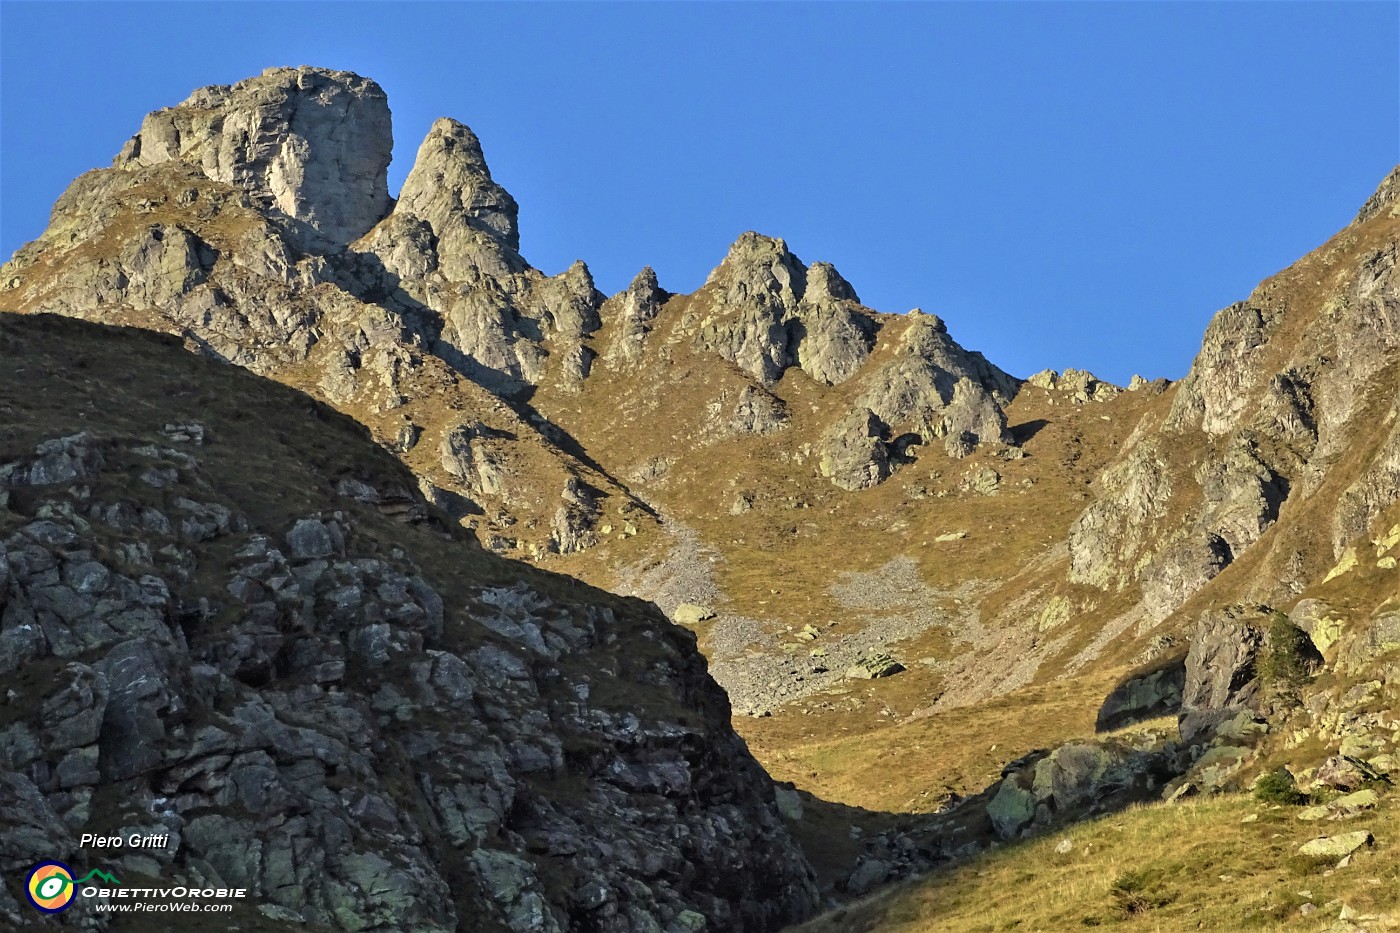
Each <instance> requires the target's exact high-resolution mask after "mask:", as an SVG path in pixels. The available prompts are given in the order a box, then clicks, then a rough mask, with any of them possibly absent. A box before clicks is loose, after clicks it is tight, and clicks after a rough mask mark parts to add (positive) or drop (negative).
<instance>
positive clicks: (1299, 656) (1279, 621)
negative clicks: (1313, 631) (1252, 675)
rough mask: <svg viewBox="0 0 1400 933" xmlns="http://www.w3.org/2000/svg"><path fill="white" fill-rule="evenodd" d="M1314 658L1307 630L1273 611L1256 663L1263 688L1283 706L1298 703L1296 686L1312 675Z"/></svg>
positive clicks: (1315, 652) (1315, 661) (1315, 654)
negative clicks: (1281, 702) (1262, 647)
mask: <svg viewBox="0 0 1400 933" xmlns="http://www.w3.org/2000/svg"><path fill="white" fill-rule="evenodd" d="M1317 660H1318V657H1317V649H1316V648H1314V647H1313V643H1312V639H1310V638H1308V633H1307V632H1304V631H1303V630H1302V629H1300V628H1299V627H1298V626H1296V625H1294V624H1293V622H1292V620H1291V619H1289V618H1288V616H1286V615H1284V614H1283V613H1281V612H1275V613H1274V614H1273V618H1272V619H1271V620H1270V622H1269V629H1268V632H1267V633H1266V634H1265V638H1264V649H1263V651H1262V652H1260V656H1259V662H1258V674H1259V684H1260V686H1261V687H1263V688H1264V691H1265V692H1266V693H1267V694H1268V695H1269V696H1270V697H1272V698H1274V699H1276V700H1281V701H1283V705H1285V706H1290V705H1291V706H1296V705H1298V703H1299V702H1300V700H1299V696H1298V689H1299V688H1300V687H1302V686H1303V684H1305V683H1307V682H1308V678H1309V677H1311V676H1312V672H1313V669H1314V667H1315V666H1316V663H1317Z"/></svg>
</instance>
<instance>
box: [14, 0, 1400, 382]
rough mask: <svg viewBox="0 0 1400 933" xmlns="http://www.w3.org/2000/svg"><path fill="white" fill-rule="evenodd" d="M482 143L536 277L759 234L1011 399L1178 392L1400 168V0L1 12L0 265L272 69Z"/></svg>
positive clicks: (668, 283) (636, 263)
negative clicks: (134, 144) (223, 97)
mask: <svg viewBox="0 0 1400 933" xmlns="http://www.w3.org/2000/svg"><path fill="white" fill-rule="evenodd" d="M295 64H314V65H323V66H328V67H334V68H344V69H350V70H353V71H357V72H360V73H361V74H365V75H368V76H370V77H372V78H374V79H376V80H377V81H379V83H380V84H382V85H383V86H384V88H385V89H386V90H387V91H388V94H389V101H390V106H391V107H392V109H393V112H394V132H395V137H396V144H395V150H394V152H395V157H394V163H393V165H392V166H391V168H390V188H391V190H397V188H398V185H399V184H400V183H401V182H402V180H403V177H404V175H405V174H406V173H407V171H408V168H409V164H410V162H411V160H412V158H413V153H414V151H415V150H416V148H417V145H418V142H419V141H420V139H421V138H422V135H423V134H424V133H425V132H426V130H427V127H428V125H429V123H430V122H431V120H432V119H433V118H434V117H437V116H442V115H447V116H453V117H456V118H457V119H460V120H462V121H463V122H465V123H467V124H469V125H471V126H472V127H473V128H474V129H475V130H476V131H477V133H478V135H480V137H481V139H482V141H483V144H484V145H485V148H486V154H487V158H488V160H489V161H490V163H491V167H492V170H493V172H494V173H495V175H496V178H497V179H498V180H499V181H500V182H501V183H502V184H504V185H505V186H506V187H507V188H508V189H509V190H510V191H511V192H512V193H513V194H514V195H515V196H516V198H517V199H518V200H519V202H520V204H521V227H522V239H523V246H522V251H523V252H524V253H525V256H526V258H527V259H529V260H530V261H531V262H532V263H533V264H534V265H536V266H537V267H539V268H541V269H543V270H545V271H546V272H557V271H559V270H561V269H563V268H564V267H565V266H567V265H568V263H569V262H570V261H572V260H573V259H575V258H582V259H584V260H586V261H587V262H588V264H589V266H590V267H591V268H592V270H593V274H594V276H595V278H596V279H597V281H598V285H599V287H600V288H602V289H603V290H604V291H606V292H613V291H616V290H617V289H620V288H622V287H623V286H625V285H626V283H627V282H628V281H629V280H630V279H631V277H632V276H633V275H634V274H635V273H636V272H637V270H638V269H640V268H641V267H642V266H643V265H646V264H650V265H652V266H654V267H655V268H656V270H657V272H658V274H659V275H660V277H661V282H662V285H663V286H664V287H666V288H669V289H671V290H673V291H688V290H691V289H694V288H696V287H698V286H699V285H700V284H701V282H702V281H703V280H704V277H705V274H706V273H707V272H708V270H709V269H710V268H711V267H712V266H714V265H715V264H716V263H718V261H719V260H720V259H721V258H722V257H723V255H724V251H725V249H726V247H727V246H728V244H729V243H730V242H731V241H733V240H734V238H735V237H736V236H737V235H738V234H739V233H741V232H742V231H744V230H748V229H756V230H759V231H761V232H763V233H768V234H772V235H776V236H782V237H784V238H786V239H787V241H788V243H789V245H790V247H791V248H792V249H793V250H794V252H796V253H797V254H798V255H799V256H801V257H802V258H803V259H804V260H806V261H807V262H812V261H814V260H818V259H821V260H827V261H830V262H833V263H835V265H836V266H837V268H838V269H840V270H841V272H842V273H843V274H844V275H845V276H846V278H847V279H849V280H850V281H851V282H852V284H853V285H854V286H855V287H856V290H857V292H859V294H860V296H861V298H862V299H863V300H864V301H865V302H866V304H868V305H870V306H872V307H874V308H876V309H878V310H881V311H905V310H907V309H909V308H911V307H914V306H921V307H923V308H924V309H925V310H928V311H933V312H936V313H938V314H940V315H942V316H943V317H944V318H945V319H946V320H947V321H948V323H949V326H950V328H951V329H952V332H953V335H954V336H955V337H956V338H958V339H959V340H960V341H961V342H962V343H963V344H965V345H967V346H969V347H971V348H974V349H979V350H982V351H983V352H984V353H986V354H987V355H988V356H989V357H990V358H991V359H992V360H993V361H995V362H997V363H998V364H1000V365H1001V366H1003V367H1004V368H1006V369H1008V370H1010V371H1012V372H1013V373H1015V374H1017V375H1021V376H1025V375H1028V374H1030V373H1031V372H1033V371H1035V370H1037V369H1040V368H1043V367H1046V366H1050V367H1055V368H1064V367H1067V366H1079V367H1085V368H1089V369H1092V370H1094V371H1095V372H1097V373H1099V374H1100V375H1102V376H1104V377H1106V378H1111V379H1113V380H1115V381H1120V382H1121V381H1124V380H1126V379H1127V377H1128V376H1129V375H1130V374H1131V373H1133V372H1142V373H1144V374H1146V375H1148V376H1168V377H1179V376H1181V375H1182V374H1183V373H1184V372H1185V370H1186V368H1187V366H1188V365H1189V364H1190V360H1191V357H1192V356H1193V355H1194V353H1195V351H1196V349H1197V348H1198V346H1199V343H1200V337H1201V332H1202V330H1203V328H1204V326H1205V324H1206V322H1207V321H1208V319H1209V317H1210V315H1211V314H1212V313H1213V312H1214V311H1215V310H1216V309H1218V308H1220V307H1223V306H1224V305H1226V304H1228V303H1230V302H1231V301H1235V300H1237V299H1240V298H1243V297H1245V296H1246V295H1247V294H1248V292H1249V291H1250V289H1251V288H1253V286H1254V285H1255V283H1256V282H1258V281H1259V280H1260V279H1261V278H1263V277H1265V276H1267V275H1270V274H1272V273H1274V272H1276V271H1278V270H1279V269H1280V268H1282V267H1284V266H1286V265H1288V264H1289V263H1290V262H1292V261H1293V260H1295V259H1296V258H1298V257H1299V256H1301V255H1302V254H1303V253H1305V252H1307V251H1308V250H1309V249H1311V248H1313V247H1315V246H1317V245H1318V244H1320V243H1321V242H1322V241H1323V240H1325V239H1326V238H1327V237H1328V236H1330V235H1331V234H1332V233H1333V232H1334V231H1336V230H1337V229H1339V228H1340V227H1342V226H1343V225H1345V224H1346V223H1347V222H1348V221H1349V220H1350V219H1351V217H1352V216H1353V215H1354V214H1355V211H1356V209H1357V208H1358V207H1359V206H1360V205H1361V203H1362V201H1363V200H1364V199H1365V198H1366V197H1367V196H1368V195H1369V194H1370V192H1371V191H1372V190H1373V189H1374V187H1375V185H1376V184H1377V183H1378V182H1379V181H1380V179H1381V178H1382V176H1383V175H1384V174H1385V173H1386V171H1388V170H1389V169H1390V167H1391V166H1392V165H1394V164H1395V163H1396V162H1397V161H1400V4H1397V3H1394V2H1376V3H1343V2H1326V3H1229V4H1227V3H1133V2H1124V3H1092V2H1084V3H1029V2H1028V3H1006V4H1001V3H966V4H952V3H948V4H943V3H936V4H899V5H881V4H873V3H862V4H858V5H845V4H739V5H730V4H709V3H706V4H686V5H681V4H607V5H595V4H586V3H571V4H565V5H554V4H542V3H541V4H487V5H466V4H446V3H443V4H421V5H415V4H406V3H392V4H388V3H386V4H380V3H350V4H337V5H325V4H314V3H267V4H258V3H237V4H223V3H155V4H132V3H100V4H79V3H24V2H14V0H6V2H3V3H0V69H2V71H0V82H2V83H0V147H2V149H0V151H3V162H0V192H2V193H3V201H0V221H2V223H0V228H2V229H0V239H2V240H3V242H0V248H2V249H3V252H4V255H5V256H8V255H9V254H10V253H11V252H12V251H13V250H14V249H16V248H18V247H19V246H20V245H21V244H22V243H24V242H25V241H27V240H29V239H31V238H33V237H34V236H36V235H37V234H38V233H39V232H40V231H41V230H42V228H43V226H44V224H45V221H46V219H47V216H48V209H49V207H50V205H51V204H52V203H53V201H54V199H55V198H56V197H57V196H58V195H59V193H60V192H61V191H62V190H63V188H64V187H65V185H66V184H67V183H68V182H69V181H70V180H71V179H72V178H73V177H74V176H76V175H77V174H79V173H81V172H83V171H85V170H87V169H89V168H93V167H97V166H103V165H107V164H108V163H109V162H110V160H111V158H112V156H113V155H114V154H115V153H116V152H117V150H118V149H119V148H120V147H121V145H122V143H123V142H124V141H125V140H126V138H127V137H128V136H130V135H131V134H132V133H133V132H135V130H136V129H137V127H138V126H139V124H140V120H141V117H142V115H144V114H145V113H146V112H147V111H149V110H153V109H155V108H157V107H161V106H168V105H173V104H175V103H178V102H179V101H181V100H183V99H184V98H185V97H186V96H187V95H188V94H189V92H190V91H191V90H193V89H194V88H195V87H198V86H200V85H205V84H216V83H230V82H233V81H236V80H238V79H240V78H243V77H247V76H249V75H252V74H256V73H257V72H259V71H261V70H262V69H263V68H265V67H268V66H274V65H295Z"/></svg>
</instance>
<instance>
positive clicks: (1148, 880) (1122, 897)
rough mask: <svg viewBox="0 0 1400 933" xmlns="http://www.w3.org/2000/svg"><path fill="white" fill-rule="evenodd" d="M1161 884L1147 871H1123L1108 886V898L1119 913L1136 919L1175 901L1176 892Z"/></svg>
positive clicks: (1158, 877) (1160, 879)
mask: <svg viewBox="0 0 1400 933" xmlns="http://www.w3.org/2000/svg"><path fill="white" fill-rule="evenodd" d="M1162 882H1163V879H1162V878H1161V877H1160V876H1158V875H1155V874H1153V873H1152V872H1151V871H1149V870H1147V869H1142V870H1139V871H1125V872H1123V874H1121V875H1119V876H1118V877H1117V878H1114V879H1113V883H1112V884H1110V885H1109V886H1108V896H1109V897H1110V898H1112V900H1113V906H1114V907H1116V908H1117V909H1118V910H1119V911H1120V912H1122V913H1124V914H1127V915H1128V916H1130V917H1136V916H1139V915H1141V914H1145V913H1147V912H1148V911H1150V910H1156V909H1157V908H1158V907H1165V906H1166V905H1168V904H1170V903H1171V902H1172V901H1174V900H1176V892H1174V891H1172V890H1170V889H1168V888H1166V887H1165V886H1164V885H1163V883H1162Z"/></svg>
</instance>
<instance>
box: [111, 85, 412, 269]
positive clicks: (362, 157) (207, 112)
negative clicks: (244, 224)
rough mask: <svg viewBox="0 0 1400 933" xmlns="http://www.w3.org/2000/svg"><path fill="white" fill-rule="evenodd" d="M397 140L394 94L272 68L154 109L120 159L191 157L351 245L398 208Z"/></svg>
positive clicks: (208, 171) (123, 162)
mask: <svg viewBox="0 0 1400 933" xmlns="http://www.w3.org/2000/svg"><path fill="white" fill-rule="evenodd" d="M393 142H394V140H393V131H392V128H391V123H390V117H389V102H388V98H387V97H386V96H385V94H384V90H383V88H381V87H380V86H379V85H378V84H376V83H375V82H374V81H371V80H370V79H368V78H362V77H360V76H359V75H357V74H354V73H353V72H348V71H332V70H329V69H324V68H309V67H300V68H270V69H268V70H267V71H264V72H263V73H262V74H261V75H259V76H258V77H256V78H249V79H247V80H245V81H240V82H238V83H237V84H234V85H211V86H209V87H203V88H200V89H199V90H197V91H195V92H194V93H193V94H191V95H190V96H189V98H187V99H186V100H185V101H184V102H183V103H181V104H179V105H178V106H175V107H167V108H163V109H161V110H157V111H155V112H154V113H150V114H147V116H146V118H145V119H144V120H142V121H141V129H140V130H139V131H138V132H137V133H136V135H135V136H133V137H132V138H131V139H130V140H129V141H128V142H127V144H126V145H125V146H124V147H123V148H122V151H121V152H120V153H119V154H118V155H117V157H116V159H115V161H114V164H115V165H116V166H117V167H119V168H123V167H138V166H149V165H156V164H159V163H161V162H168V161H172V160H176V161H181V162H185V163H187V164H190V165H193V166H195V167H196V168H198V169H199V170H200V171H201V172H203V173H204V174H205V175H206V176H207V177H209V178H211V179H213V180H215V181H221V182H225V183H228V184H231V185H235V186H237V187H240V188H242V189H244V190H245V191H246V192H247V193H248V195H249V196H250V197H251V198H252V200H253V202H254V203H255V204H257V205H258V206H259V207H261V208H264V209H266V210H268V211H270V212H276V213H280V214H281V215H282V216H284V217H286V218H289V219H291V220H293V221H298V222H300V223H301V224H303V225H305V226H306V227H309V228H311V229H312V230H314V231H316V232H317V233H318V234H319V235H320V236H322V237H325V238H327V239H329V240H332V241H333V242H335V243H336V244H339V245H344V244H346V243H349V242H350V241H352V240H354V239H356V238H358V237H360V236H361V235H363V234H364V233H365V232H366V231H367V230H369V229H370V228H371V227H372V226H374V224H376V223H377V222H378V221H379V220H380V219H381V218H383V217H384V215H385V214H387V213H388V212H389V209H390V207H391V206H392V203H393V202H392V199H391V198H390V197H389V188H388V168H389V159H390V154H391V151H392V149H393Z"/></svg>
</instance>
